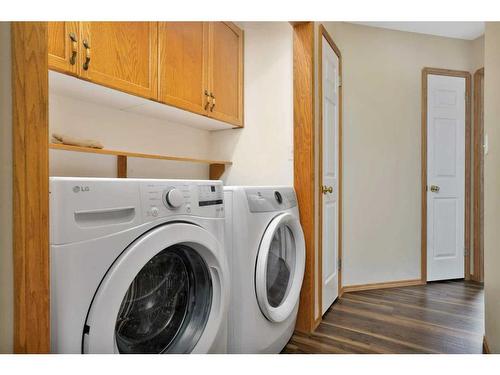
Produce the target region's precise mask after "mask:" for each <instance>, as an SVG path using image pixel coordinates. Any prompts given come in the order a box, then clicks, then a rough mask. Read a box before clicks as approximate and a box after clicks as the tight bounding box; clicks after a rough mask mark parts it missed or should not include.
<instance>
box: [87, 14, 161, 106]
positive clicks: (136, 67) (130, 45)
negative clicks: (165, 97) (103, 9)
mask: <svg viewBox="0 0 500 375" xmlns="http://www.w3.org/2000/svg"><path fill="white" fill-rule="evenodd" d="M81 25H82V26H81V27H82V41H81V49H82V53H81V54H80V55H81V58H80V64H81V74H80V75H81V76H82V77H83V78H85V79H88V80H89V81H92V82H94V83H98V84H101V85H104V86H108V87H111V88H114V89H117V90H121V91H125V92H128V93H131V94H134V95H139V96H142V97H145V98H150V99H157V97H158V88H157V74H158V23H157V22H82V23H81Z"/></svg>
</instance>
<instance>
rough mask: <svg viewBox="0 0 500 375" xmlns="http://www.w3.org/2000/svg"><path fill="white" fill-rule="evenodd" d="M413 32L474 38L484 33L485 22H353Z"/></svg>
mask: <svg viewBox="0 0 500 375" xmlns="http://www.w3.org/2000/svg"><path fill="white" fill-rule="evenodd" d="M352 23H357V24H361V25H366V26H373V27H380V28H383V29H392V30H400V31H409V32H412V33H420V34H430V35H438V36H444V37H448V38H457V39H467V40H473V39H476V38H478V37H480V36H481V35H483V34H484V22H451V21H450V22H425V21H422V22H352Z"/></svg>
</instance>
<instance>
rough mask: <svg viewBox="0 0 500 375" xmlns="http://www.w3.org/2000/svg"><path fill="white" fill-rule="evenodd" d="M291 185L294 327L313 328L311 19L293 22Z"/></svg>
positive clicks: (312, 79) (313, 217) (301, 328)
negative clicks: (300, 267) (296, 261)
mask: <svg viewBox="0 0 500 375" xmlns="http://www.w3.org/2000/svg"><path fill="white" fill-rule="evenodd" d="M293 124H294V125H293V128H294V137H293V138H294V141H293V142H294V158H293V159H294V187H295V191H296V193H297V200H298V205H299V210H300V222H301V224H302V229H303V231H304V237H305V243H306V265H305V271H304V281H303V283H302V290H301V293H300V304H299V312H298V316H297V323H296V327H295V328H296V330H298V331H300V332H305V333H309V332H312V331H313V329H314V323H315V319H314V300H315V298H314V296H315V282H314V281H315V277H314V275H315V241H314V229H315V216H316V215H315V212H314V211H315V209H314V194H315V189H314V187H315V181H316V179H315V173H314V23H313V22H307V23H300V24H294V25H293Z"/></svg>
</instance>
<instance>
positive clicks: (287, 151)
mask: <svg viewBox="0 0 500 375" xmlns="http://www.w3.org/2000/svg"><path fill="white" fill-rule="evenodd" d="M240 26H242V27H243V29H244V31H245V51H244V56H245V92H244V100H245V106H244V108H245V111H244V116H245V118H244V121H245V127H244V128H243V129H236V130H223V131H216V132H213V133H212V134H211V141H210V146H211V156H212V158H215V159H227V160H232V161H233V166H232V167H230V168H229V169H228V170H227V172H226V173H225V174H224V176H223V180H224V182H225V183H226V185H293V96H292V95H293V86H292V84H293V71H292V68H293V61H292V59H293V49H292V27H291V26H290V24H289V23H288V22H247V23H242V24H240Z"/></svg>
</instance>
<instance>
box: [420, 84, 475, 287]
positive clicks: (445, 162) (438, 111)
mask: <svg viewBox="0 0 500 375" xmlns="http://www.w3.org/2000/svg"><path fill="white" fill-rule="evenodd" d="M427 79H428V81H427V98H428V100H427V280H428V281H433V280H446V279H456V278H463V277H464V243H465V240H464V236H465V234H464V229H465V222H464V221H465V199H464V196H465V100H466V98H465V78H461V77H449V76H441V75H428V78H427Z"/></svg>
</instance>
